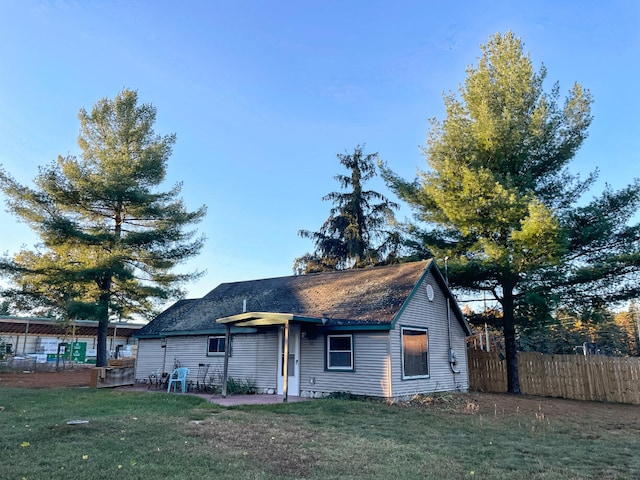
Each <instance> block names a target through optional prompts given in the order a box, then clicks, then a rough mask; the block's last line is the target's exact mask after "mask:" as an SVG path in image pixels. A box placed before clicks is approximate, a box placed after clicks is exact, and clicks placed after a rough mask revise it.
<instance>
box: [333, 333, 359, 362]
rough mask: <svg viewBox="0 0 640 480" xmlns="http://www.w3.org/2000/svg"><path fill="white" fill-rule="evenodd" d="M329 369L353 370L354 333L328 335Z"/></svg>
mask: <svg viewBox="0 0 640 480" xmlns="http://www.w3.org/2000/svg"><path fill="white" fill-rule="evenodd" d="M327 370H353V335H352V334H350V333H349V334H340V335H327Z"/></svg>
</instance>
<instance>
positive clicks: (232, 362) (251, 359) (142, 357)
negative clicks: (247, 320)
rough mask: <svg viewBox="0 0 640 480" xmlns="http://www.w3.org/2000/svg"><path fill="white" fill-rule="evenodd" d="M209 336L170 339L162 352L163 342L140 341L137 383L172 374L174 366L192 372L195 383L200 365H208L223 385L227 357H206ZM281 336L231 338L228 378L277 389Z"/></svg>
mask: <svg viewBox="0 0 640 480" xmlns="http://www.w3.org/2000/svg"><path fill="white" fill-rule="evenodd" d="M208 344H209V335H190V336H171V337H167V338H166V347H165V348H162V346H161V340H160V339H144V338H141V339H140V340H139V346H138V360H137V363H136V377H135V378H136V381H137V382H142V381H146V380H147V379H148V378H149V374H150V373H152V372H155V371H156V370H158V369H162V371H165V372H171V371H173V368H174V364H175V363H176V362H179V364H180V366H181V367H187V368H189V370H190V372H189V376H188V377H187V378H188V379H189V380H192V381H194V382H195V381H196V380H197V376H198V368H199V364H201V363H202V364H209V370H208V377H213V379H214V382H215V383H217V384H220V383H221V381H222V375H223V372H224V355H210V356H208V355H207V348H208ZM277 344H278V335H277V332H276V331H273V332H272V331H268V332H265V333H262V334H250V335H246V334H237V335H233V338H232V342H231V345H232V354H231V357H230V358H229V372H228V374H229V376H230V377H233V378H235V379H237V380H242V381H244V380H247V381H250V382H252V383H255V385H256V387H258V388H262V389H269V388H274V389H275V388H276V374H277V354H276V349H277Z"/></svg>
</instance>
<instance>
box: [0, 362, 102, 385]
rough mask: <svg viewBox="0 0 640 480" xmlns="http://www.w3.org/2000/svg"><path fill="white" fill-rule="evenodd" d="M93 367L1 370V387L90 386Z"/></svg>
mask: <svg viewBox="0 0 640 480" xmlns="http://www.w3.org/2000/svg"><path fill="white" fill-rule="evenodd" d="M90 377H91V368H85V367H77V368H73V369H71V370H60V371H57V372H56V371H52V372H31V373H23V372H0V388H2V387H23V388H63V387H88V386H89V380H90Z"/></svg>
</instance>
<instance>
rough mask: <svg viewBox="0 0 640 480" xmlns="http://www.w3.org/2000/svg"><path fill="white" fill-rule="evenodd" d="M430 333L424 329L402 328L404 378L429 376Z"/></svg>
mask: <svg viewBox="0 0 640 480" xmlns="http://www.w3.org/2000/svg"><path fill="white" fill-rule="evenodd" d="M428 352H429V333H428V331H427V330H426V329H424V328H404V327H403V328H402V378H424V377H428V376H429V358H428Z"/></svg>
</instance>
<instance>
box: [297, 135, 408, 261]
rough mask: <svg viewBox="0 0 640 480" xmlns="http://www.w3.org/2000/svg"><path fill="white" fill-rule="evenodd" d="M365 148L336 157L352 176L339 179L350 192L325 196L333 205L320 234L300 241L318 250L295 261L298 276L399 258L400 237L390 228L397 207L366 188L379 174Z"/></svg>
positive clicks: (302, 233)
mask: <svg viewBox="0 0 640 480" xmlns="http://www.w3.org/2000/svg"><path fill="white" fill-rule="evenodd" d="M363 148H364V146H360V145H358V146H357V147H356V148H355V149H354V151H353V153H352V154H338V155H337V156H338V160H339V161H340V163H341V164H342V165H343V166H344V167H345V168H346V169H347V170H348V171H349V172H350V175H336V177H335V179H336V180H337V181H338V183H339V184H340V187H341V188H342V189H343V190H346V191H344V192H332V193H329V194H328V195H326V196H325V197H323V199H322V200H324V201H331V202H332V204H333V205H334V206H333V207H332V208H331V213H330V216H329V218H328V219H327V220H326V221H325V222H324V224H323V225H322V227H320V230H319V231H317V232H311V231H309V230H300V231H299V235H300V236H301V237H303V238H309V239H311V240H312V241H313V242H314V244H315V251H314V253H312V254H311V253H306V254H305V255H303V256H302V257H300V258H297V259H296V260H295V262H294V271H295V272H297V273H312V272H319V271H326V270H343V269H347V268H363V267H367V266H372V265H376V264H380V263H391V262H393V261H394V259H395V258H397V255H398V249H399V247H400V237H399V235H398V233H397V232H396V231H394V230H392V229H390V228H389V227H390V226H392V225H393V224H394V223H395V219H394V215H393V210H394V209H397V208H398V205H397V204H396V203H394V202H391V201H390V200H388V199H387V198H386V197H385V196H384V195H381V194H380V193H378V192H375V191H372V190H365V189H364V184H365V183H366V182H367V181H368V180H371V179H372V178H373V177H375V175H376V161H377V160H378V154H377V153H372V154H364V152H363Z"/></svg>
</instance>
